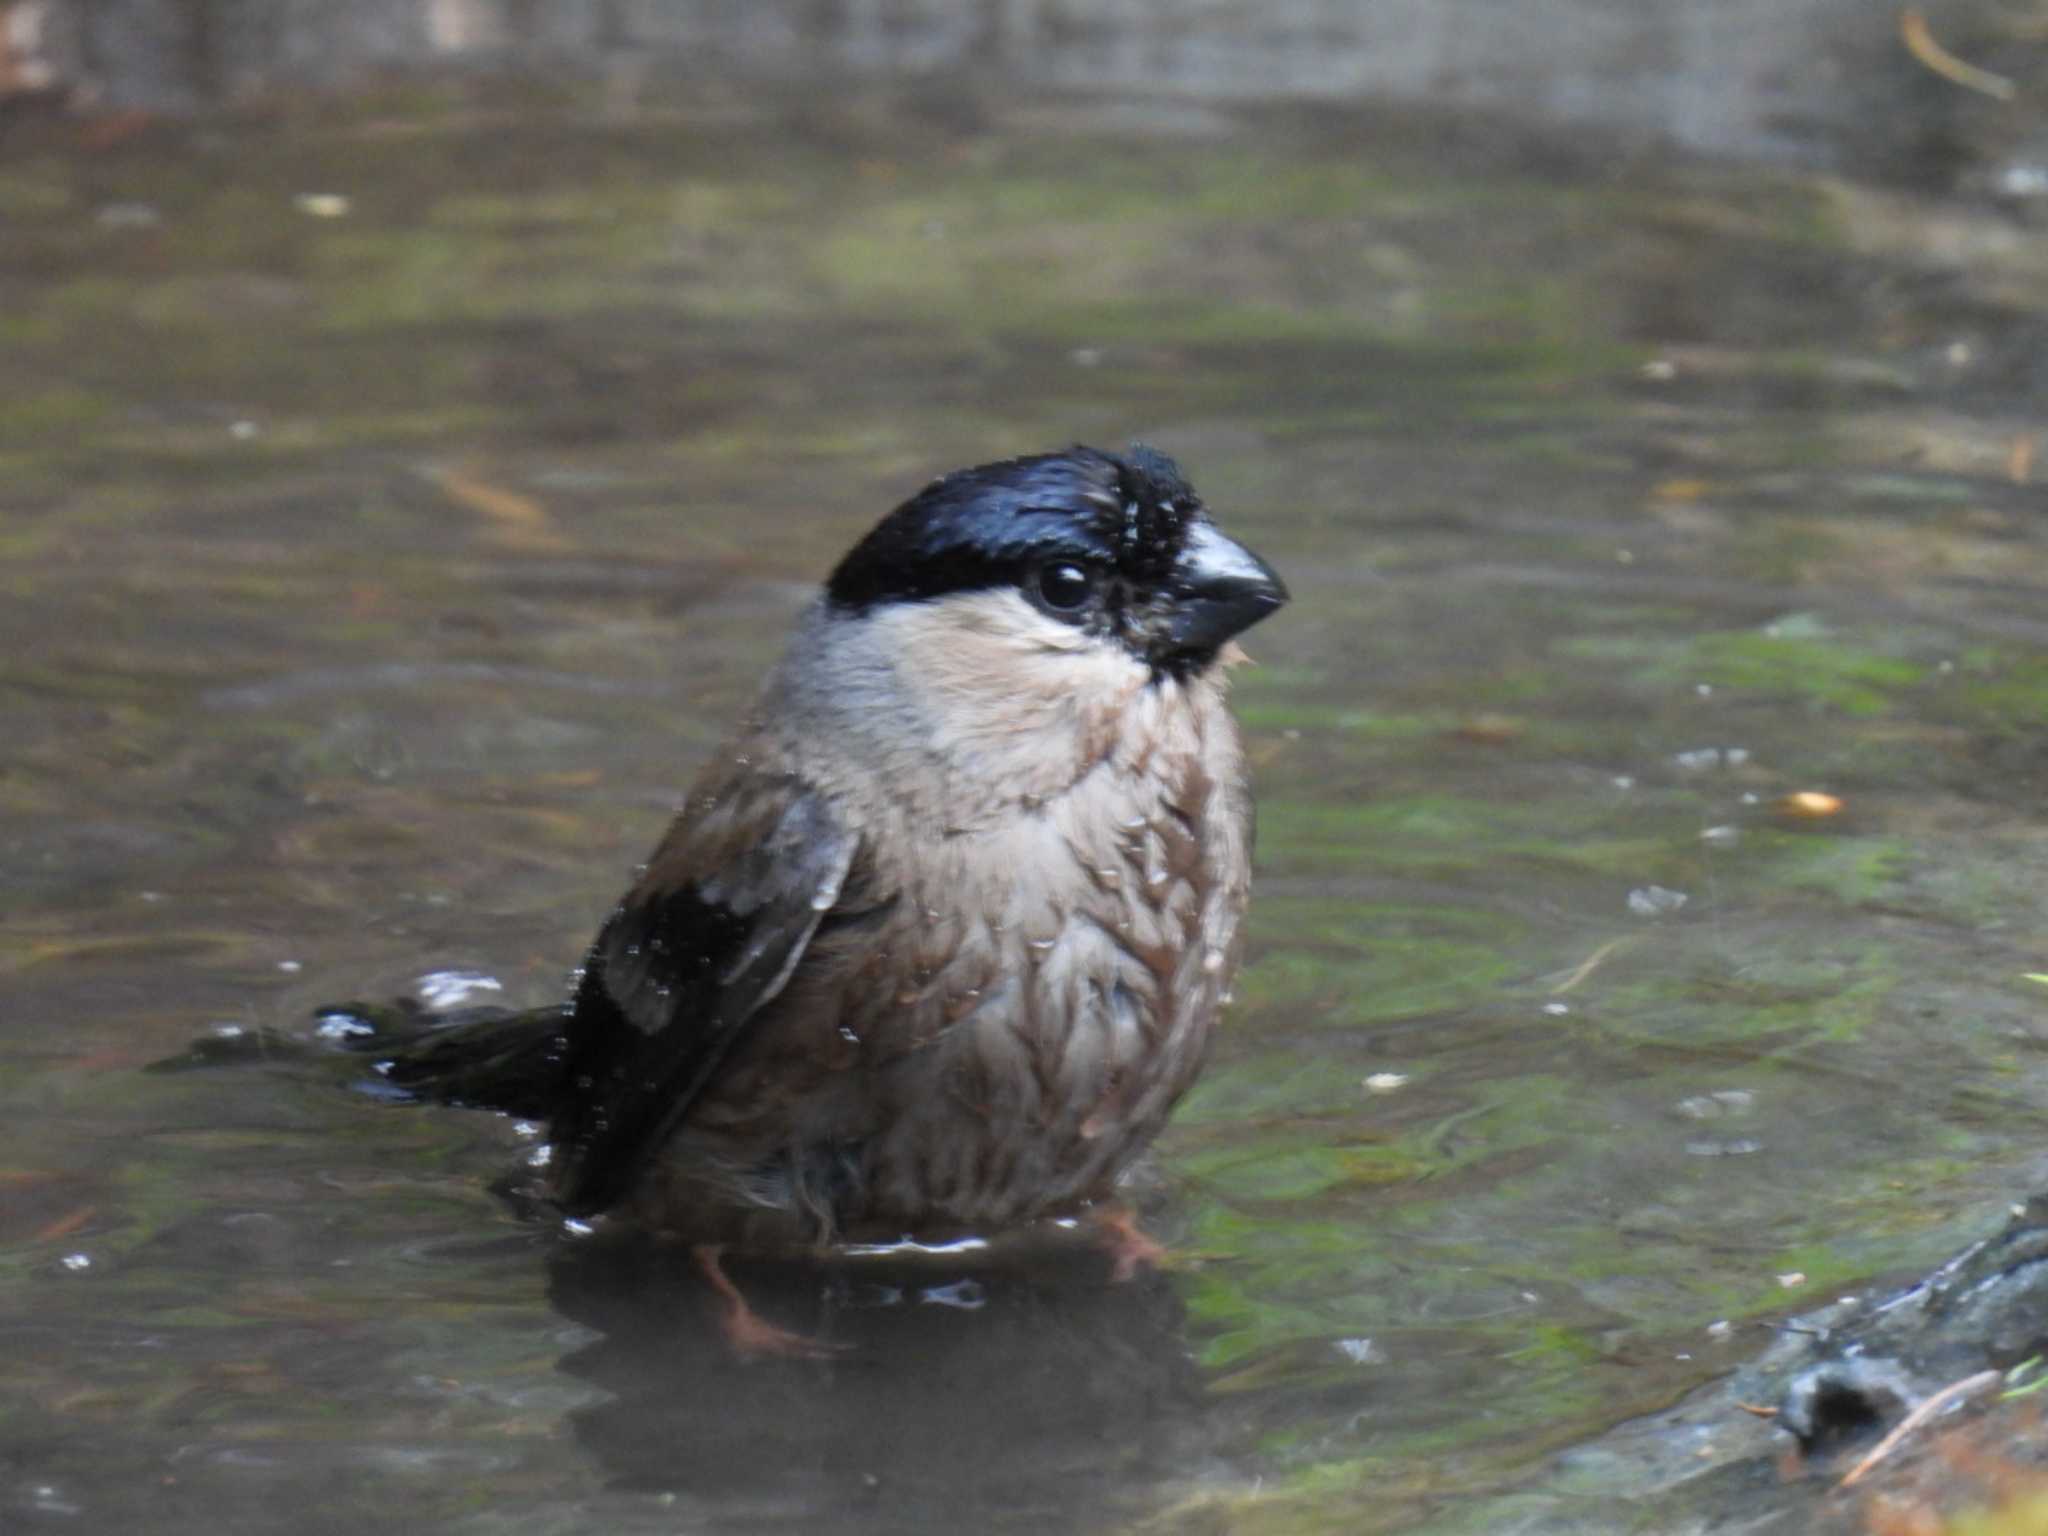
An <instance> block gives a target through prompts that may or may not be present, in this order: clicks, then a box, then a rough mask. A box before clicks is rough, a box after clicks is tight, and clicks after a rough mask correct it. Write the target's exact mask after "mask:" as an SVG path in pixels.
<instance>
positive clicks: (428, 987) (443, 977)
mask: <svg viewBox="0 0 2048 1536" xmlns="http://www.w3.org/2000/svg"><path fill="white" fill-rule="evenodd" d="M412 990H413V996H415V997H417V998H418V999H419V1000H420V1002H421V1004H422V1005H423V1006H424V1007H426V1008H427V1009H428V1010H429V1011H430V1012H434V1013H445V1012H446V1011H447V1010H449V1009H451V1008H460V1007H462V1006H463V1005H464V1004H466V1003H469V1002H472V1001H474V1000H475V999H476V996H477V994H479V993H481V992H502V991H504V990H505V984H504V983H503V982H501V981H499V980H498V978H497V977H495V976H491V975H487V974H486V973H484V972H483V971H429V972H427V974H426V975H424V976H422V977H420V978H419V980H417V981H415V982H414V983H413V984H412Z"/></svg>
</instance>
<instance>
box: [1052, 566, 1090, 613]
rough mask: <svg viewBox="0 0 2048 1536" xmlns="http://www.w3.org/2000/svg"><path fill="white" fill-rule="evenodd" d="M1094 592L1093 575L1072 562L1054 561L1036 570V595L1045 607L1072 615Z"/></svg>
mask: <svg viewBox="0 0 2048 1536" xmlns="http://www.w3.org/2000/svg"><path fill="white" fill-rule="evenodd" d="M1094 591H1095V573H1094V572H1093V571H1091V570H1089V569H1088V567H1087V566H1085V565H1078V564H1076V563H1075V562H1074V561H1072V560H1054V561H1052V562H1051V563H1049V564H1047V565H1042V566H1040V567H1039V568H1038V595H1039V597H1040V598H1042V599H1043V600H1044V602H1045V606H1046V607H1048V608H1051V609H1053V610H1055V611H1057V612H1059V613H1072V612H1073V611H1074V610H1075V609H1076V608H1079V607H1080V606H1081V605H1082V604H1083V603H1085V602H1087V601H1088V599H1089V597H1090V596H1091V595H1093V593H1094Z"/></svg>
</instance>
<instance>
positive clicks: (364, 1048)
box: [314, 999, 567, 1120]
mask: <svg viewBox="0 0 2048 1536" xmlns="http://www.w3.org/2000/svg"><path fill="white" fill-rule="evenodd" d="M566 1017H567V1016H566V1014H565V1012H564V1010H563V1008H562V1007H561V1005H560V1004H550V1005H549V1006H547V1007H545V1008H524V1009H509V1008H460V1009H456V1010H453V1011H451V1012H445V1013H436V1012H429V1011H428V1010H426V1009H424V1008H422V1007H420V1006H419V1005H418V1004H417V1003H415V1002H413V1001H411V1000H410V999H400V1000H399V1001H397V1002H394V1003H387V1004H383V1005H368V1004H362V1003H343V1004H339V1005H336V1006H333V1007H328V1008H322V1009H321V1010H320V1011H319V1012H318V1013H316V1014H315V1015H314V1018H315V1019H316V1020H317V1021H318V1023H317V1025H316V1029H315V1032H316V1033H317V1034H318V1035H320V1037H321V1038H323V1039H326V1040H330V1041H333V1042H334V1043H335V1044H336V1045H338V1046H340V1047H341V1048H342V1049H344V1050H347V1051H351V1052H355V1053H358V1054H362V1055H367V1056H370V1057H373V1058H374V1068H375V1071H376V1074H377V1081H378V1083H379V1085H380V1086H381V1087H382V1088H383V1089H385V1090H386V1091H388V1092H389V1093H390V1094H391V1096H392V1097H401V1098H409V1099H415V1100H426V1101H428V1102H431V1103H436V1104H459V1105H463V1106H465V1107H468V1108H472V1109H495V1110H501V1111H503V1112H504V1113H506V1114H509V1115H519V1116H521V1117H523V1118H526V1119H534V1120H544V1119H547V1118H548V1117H549V1116H551V1115H552V1114H553V1113H554V1112H555V1110H556V1109H557V1108H558V1107H559V1106H560V1099H561V1078H562V1054H563V1051H562V1026H563V1024H564V1022H565V1021H566Z"/></svg>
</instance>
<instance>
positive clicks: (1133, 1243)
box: [1089, 1201, 1167, 1281]
mask: <svg viewBox="0 0 2048 1536" xmlns="http://www.w3.org/2000/svg"><path fill="white" fill-rule="evenodd" d="M1089 1214H1090V1215H1091V1216H1092V1217H1093V1219H1094V1221H1095V1225H1096V1227H1097V1228H1098V1229H1099V1230H1100V1231H1101V1233H1102V1235H1103V1239H1104V1243H1103V1246H1104V1247H1105V1248H1107V1249H1108V1250H1109V1256H1110V1258H1111V1259H1112V1260H1113V1261H1114V1267H1113V1268H1112V1269H1111V1270H1110V1272H1109V1278H1110V1279H1111V1280H1112V1281H1123V1280H1130V1279H1134V1278H1135V1277H1136V1276H1137V1273H1138V1271H1139V1269H1140V1268H1148V1269H1150V1268H1157V1267H1159V1266H1160V1265H1162V1264H1164V1263H1165V1261H1166V1258H1167V1250H1166V1245H1165V1244H1163V1243H1161V1242H1159V1241H1157V1240H1156V1239H1154V1238H1152V1237H1149V1236H1147V1235H1146V1233H1145V1230H1144V1229H1143V1228H1142V1227H1140V1226H1139V1225H1138V1213H1137V1212H1136V1211H1134V1210H1132V1209H1131V1208H1130V1207H1129V1206H1128V1205H1125V1204H1123V1202H1121V1201H1117V1202H1115V1203H1113V1204H1110V1205H1098V1206H1096V1207H1095V1208H1094V1209H1093V1210H1092V1211H1091V1212H1090V1213H1089Z"/></svg>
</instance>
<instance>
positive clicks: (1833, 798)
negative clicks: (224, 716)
mask: <svg viewBox="0 0 2048 1536" xmlns="http://www.w3.org/2000/svg"><path fill="white" fill-rule="evenodd" d="M1772 809H1774V810H1776V811H1777V813H1778V814H1779V815H1780V816H1791V817H1795V818H1797V819H1798V820H1800V821H1825V820H1827V818H1828V817H1830V816H1838V815H1840V814H1841V810H1842V801H1841V797H1840V796H1837V795H1830V794H1825V793H1823V792H1822V791H1820V790H1818V789H1802V790H1799V791H1797V792H1795V793H1793V794H1789V795H1786V796H1784V797H1783V798H1782V799H1780V800H1779V801H1778V803H1777V804H1776V805H1775V806H1774V807H1772Z"/></svg>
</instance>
